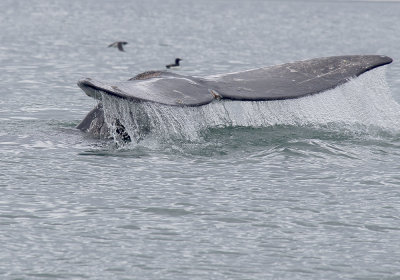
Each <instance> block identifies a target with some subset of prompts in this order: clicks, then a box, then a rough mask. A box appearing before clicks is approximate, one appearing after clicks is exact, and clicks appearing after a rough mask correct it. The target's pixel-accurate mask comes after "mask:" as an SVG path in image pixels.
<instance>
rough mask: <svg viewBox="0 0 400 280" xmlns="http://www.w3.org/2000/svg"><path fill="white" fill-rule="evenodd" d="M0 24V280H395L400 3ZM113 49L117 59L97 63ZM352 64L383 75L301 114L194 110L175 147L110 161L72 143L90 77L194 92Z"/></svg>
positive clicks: (14, 11) (261, 4) (45, 5)
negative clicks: (158, 75) (190, 83)
mask: <svg viewBox="0 0 400 280" xmlns="http://www.w3.org/2000/svg"><path fill="white" fill-rule="evenodd" d="M0 10H1V11H2V12H1V16H0V30H1V31H0V62H1V63H0V71H1V79H0V96H1V99H0V159H1V161H0V278H1V279H47V278H53V279H399V278H400V269H399V267H400V253H399V252H400V215H399V213H400V212H399V210H400V209H399V208H400V206H399V205H400V189H399V187H400V166H399V155H400V130H399V121H400V113H399V104H398V102H399V101H400V63H399V62H398V61H399V60H400V50H399V45H400V36H399V34H400V24H399V15H400V2H397V1H256V0H254V1H227V0H217V1H208V0H206V1H193V0H181V1H178V0H169V1H155V0H153V1H105V0H101V1H99V0H96V1H94V0H93V1H92V0H89V1H65V0H54V1H50V0H49V1H44V0H33V1H23V0H22V1H11V0H2V1H1V2H0ZM117 40H125V41H128V43H129V44H128V45H126V46H125V50H126V52H119V51H118V50H116V49H114V48H107V46H108V45H109V44H110V43H112V42H114V41H117ZM347 54H383V55H388V56H390V57H392V58H393V59H394V63H393V64H391V65H389V66H386V67H384V68H383V69H376V70H374V71H371V72H369V73H367V74H365V75H363V76H361V77H360V78H358V79H355V80H353V81H351V82H350V83H348V84H347V85H344V86H342V87H340V88H338V89H334V90H331V91H329V92H326V93H323V94H320V95H315V96H311V97H307V98H304V99H298V100H292V101H277V102H269V103H262V104H254V103H247V104H243V103H232V104H231V105H230V106H231V109H232V111H233V112H236V113H238V114H240V112H242V114H243V119H242V118H236V119H234V120H233V121H232V120H230V121H228V122H226V123H213V121H215V119H214V118H213V116H214V115H215V114H221V110H219V108H218V106H217V105H215V107H207V108H203V109H201V110H204V111H205V113H204V114H205V115H206V116H208V118H205V119H202V120H201V121H203V122H204V123H205V126H203V127H202V129H201V130H194V132H193V131H191V130H190V128H191V126H190V123H187V124H185V125H186V126H184V127H183V128H185V130H182V131H181V132H179V133H182V135H183V137H180V138H179V139H176V141H174V138H173V137H171V138H170V139H167V141H163V139H161V140H160V139H159V138H152V137H148V138H147V139H145V140H144V141H143V142H141V143H139V144H135V143H132V144H130V145H126V146H123V147H120V146H116V145H115V143H114V142H113V141H112V140H105V139H96V138H94V137H91V136H90V135H86V134H84V133H82V132H80V131H79V130H77V129H76V128H75V127H76V125H77V124H78V123H79V122H80V120H81V119H82V118H83V117H84V116H85V115H86V114H87V112H88V111H89V110H91V109H92V108H93V106H94V105H95V104H96V102H95V101H93V100H91V99H90V98H89V97H87V96H86V95H85V94H84V93H83V92H82V91H81V90H80V89H79V88H78V87H77V86H76V81H77V80H78V79H80V78H83V77H92V78H97V79H106V80H124V79H128V78H130V77H132V76H134V75H136V74H138V73H140V72H143V71H145V70H151V69H163V68H164V65H165V64H168V63H171V62H173V60H174V59H175V57H181V58H183V59H184V60H183V61H182V65H183V66H182V67H181V68H180V69H179V70H177V71H178V72H179V73H180V74H187V75H200V76H205V75H212V74H218V73H224V72H233V71H241V70H246V69H251V68H256V67H262V66H267V65H273V64H279V63H285V62H291V61H295V60H301V59H308V58H315V57H323V56H331V55H347ZM207 110H208V111H207ZM184 113H185V112H184ZM174 114H175V113H174ZM180 116H181V117H182V116H185V115H184V114H181V115H180ZM207 121H208V122H210V123H211V124H214V125H210V127H207ZM185 131H186V132H187V131H189V132H187V133H189V134H190V135H189V136H190V137H186V136H185V135H186V134H185V133H186V132H185ZM192 132H193V133H192ZM167 133H168V132H167ZM182 135H181V136H182ZM193 135H194V137H193ZM164 140H165V139H164Z"/></svg>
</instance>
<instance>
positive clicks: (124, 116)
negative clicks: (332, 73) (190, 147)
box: [103, 68, 400, 141]
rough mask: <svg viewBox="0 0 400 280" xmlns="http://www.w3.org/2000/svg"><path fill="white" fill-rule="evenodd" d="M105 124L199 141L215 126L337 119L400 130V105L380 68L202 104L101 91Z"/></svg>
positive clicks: (138, 134) (136, 136)
mask: <svg viewBox="0 0 400 280" xmlns="http://www.w3.org/2000/svg"><path fill="white" fill-rule="evenodd" d="M103 104H104V111H105V118H106V122H107V124H108V125H109V126H110V127H111V130H112V131H111V132H112V134H113V136H114V139H116V141H119V136H118V134H117V133H115V131H116V130H117V129H118V125H116V123H117V124H119V123H120V124H122V125H123V126H124V127H125V129H126V132H127V133H128V134H129V136H130V138H131V139H132V140H135V141H139V140H141V139H143V138H145V137H155V138H156V139H157V140H160V141H165V140H177V139H179V140H184V141H196V140H199V139H200V135H201V132H202V131H204V130H205V129H207V128H213V127H235V126H246V127H268V126H273V125H293V126H310V125H311V126H319V125H328V124H335V125H340V126H344V127H350V128H351V129H355V128H357V127H358V128H359V127H363V128H364V129H365V128H367V129H368V128H371V127H374V128H378V129H384V130H388V131H393V130H394V131H398V127H399V123H400V105H399V104H397V103H396V101H395V100H394V99H393V98H392V96H391V93H390V89H389V86H388V85H387V83H386V80H385V69H384V68H379V69H375V70H373V71H370V72H367V73H365V74H363V75H361V76H360V77H359V78H356V79H353V80H351V81H350V82H348V83H346V84H344V85H342V86H340V87H337V88H335V89H333V90H329V91H327V92H323V93H321V94H316V95H313V96H308V97H303V98H299V99H292V100H280V101H253V102H243V101H229V100H225V101H224V100H220V101H214V102H212V103H210V104H208V105H204V106H199V107H173V106H166V105H161V104H156V103H151V102H132V101H127V100H123V99H119V98H115V97H112V96H109V95H106V94H103Z"/></svg>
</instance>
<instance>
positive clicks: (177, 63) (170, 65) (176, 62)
mask: <svg viewBox="0 0 400 280" xmlns="http://www.w3.org/2000/svg"><path fill="white" fill-rule="evenodd" d="M181 60H183V59H182V58H175V64H168V65H165V67H167V68H168V69H170V68H171V67H178V66H179V61H181Z"/></svg>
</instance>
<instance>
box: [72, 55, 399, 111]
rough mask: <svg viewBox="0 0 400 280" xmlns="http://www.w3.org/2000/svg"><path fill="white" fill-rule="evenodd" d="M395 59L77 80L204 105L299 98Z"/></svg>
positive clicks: (136, 96)
mask: <svg viewBox="0 0 400 280" xmlns="http://www.w3.org/2000/svg"><path fill="white" fill-rule="evenodd" d="M391 62H392V59H391V58H390V57H387V56H381V55H351V56H333V57H325V58H315V59H310V60H303V61H297V62H292V63H286V64H282V65H276V66H269V67H263V68H258V69H253V70H247V71H242V72H236V73H228V74H221V75H213V76H206V77H192V76H184V75H178V74H175V73H171V72H167V71H148V72H144V73H142V74H139V75H137V76H136V77H134V78H132V79H130V80H128V81H121V82H112V83H108V82H102V81H97V80H94V79H90V78H87V79H83V80H80V81H78V86H79V87H80V88H82V90H83V91H84V92H85V93H86V94H87V95H89V96H91V97H93V98H97V99H101V94H99V92H103V93H104V94H108V95H112V96H116V97H120V98H125V99H129V100H133V101H138V102H140V101H149V102H156V103H161V104H165V105H172V106H200V105H205V104H208V103H210V102H213V101H214V100H223V99H230V100H242V101H267V100H282V99H292V98H299V97H302V96H307V95H311V94H316V93H319V92H322V91H326V90H329V89H332V88H334V87H337V86H339V85H341V84H343V83H345V82H347V81H348V80H349V79H351V78H354V77H357V76H359V75H361V74H362V73H365V72H366V71H369V70H371V69H374V68H376V67H379V66H382V65H386V64H389V63H391Z"/></svg>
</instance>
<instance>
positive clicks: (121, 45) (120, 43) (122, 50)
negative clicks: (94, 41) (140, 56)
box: [108, 41, 128, 52]
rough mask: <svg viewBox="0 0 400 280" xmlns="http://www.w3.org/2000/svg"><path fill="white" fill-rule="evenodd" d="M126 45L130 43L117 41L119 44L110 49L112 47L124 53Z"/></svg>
mask: <svg viewBox="0 0 400 280" xmlns="http://www.w3.org/2000/svg"><path fill="white" fill-rule="evenodd" d="M126 44H128V42H120V41H117V42H114V43H112V44H110V45H109V46H108V47H109V48H111V47H114V48H118V49H119V50H120V51H121V52H124V48H123V45H126Z"/></svg>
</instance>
